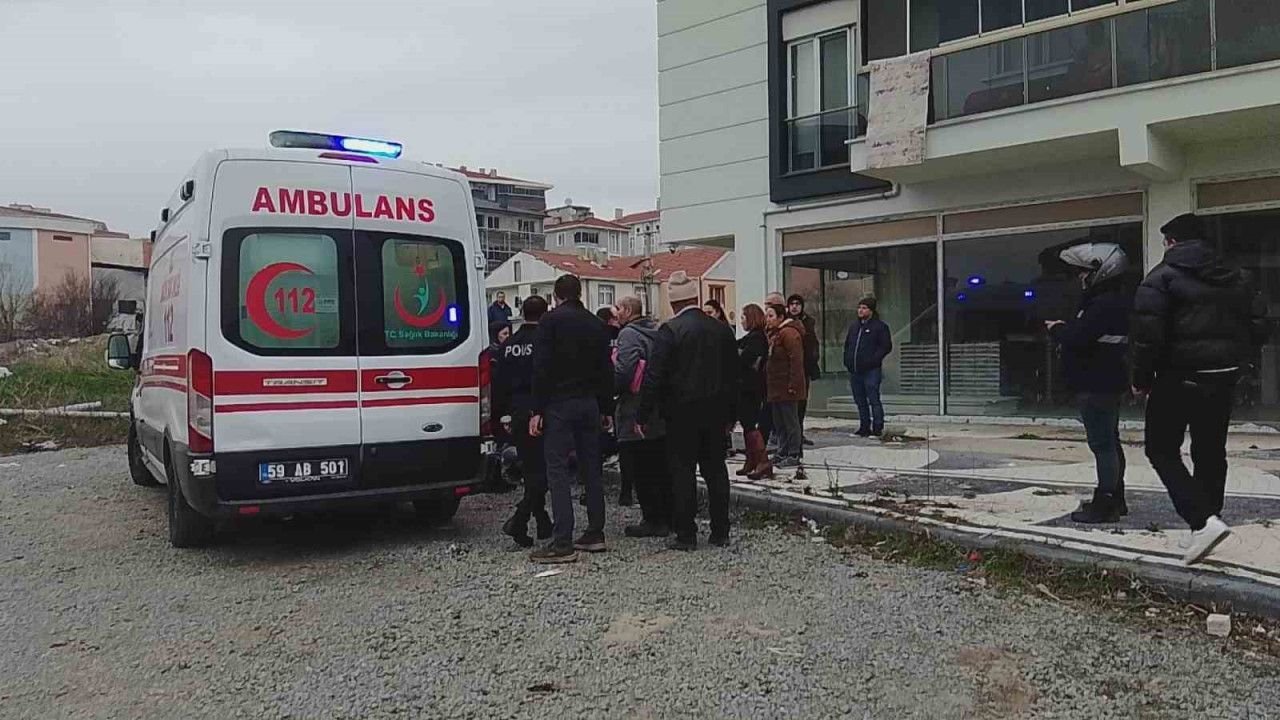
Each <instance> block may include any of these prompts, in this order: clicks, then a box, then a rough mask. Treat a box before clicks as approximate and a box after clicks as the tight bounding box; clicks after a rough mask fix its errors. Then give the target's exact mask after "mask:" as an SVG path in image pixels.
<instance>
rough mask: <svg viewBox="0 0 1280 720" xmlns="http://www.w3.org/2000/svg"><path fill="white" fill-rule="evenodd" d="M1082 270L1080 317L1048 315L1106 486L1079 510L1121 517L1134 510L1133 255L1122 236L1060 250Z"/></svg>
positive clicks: (1088, 518) (1091, 518)
mask: <svg viewBox="0 0 1280 720" xmlns="http://www.w3.org/2000/svg"><path fill="white" fill-rule="evenodd" d="M1058 257H1059V258H1061V259H1062V261H1063V262H1064V263H1066V264H1067V265H1068V266H1070V267H1071V268H1072V269H1074V270H1075V271H1076V273H1077V274H1078V275H1079V277H1080V285H1081V288H1082V289H1083V290H1084V293H1083V295H1082V296H1081V298H1080V308H1079V310H1078V311H1077V312H1076V316H1075V318H1073V319H1071V320H1068V321H1065V322H1064V321H1061V320H1051V321H1048V322H1046V323H1045V327H1047V328H1048V330H1049V335H1050V336H1051V337H1052V338H1053V340H1054V342H1055V343H1057V344H1058V346H1059V347H1061V348H1062V365H1063V371H1064V374H1065V376H1066V381H1067V388H1068V389H1069V390H1071V391H1072V392H1075V393H1076V394H1077V396H1078V398H1079V404H1080V422H1082V423H1083V424H1084V432H1085V438H1086V439H1087V440H1088V442H1089V450H1090V451H1092V452H1093V456H1094V463H1095V465H1096V466H1097V471H1098V486H1097V488H1096V489H1095V490H1094V491H1093V499H1092V500H1090V501H1088V502H1085V503H1083V504H1082V505H1081V506H1080V509H1079V510H1076V511H1075V512H1073V513H1071V519H1072V520H1073V521H1075V522H1078V523H1084V524H1100V523H1113V522H1117V521H1119V520H1120V517H1121V516H1122V515H1128V514H1129V508H1128V506H1127V505H1126V504H1125V501H1124V473H1125V458H1124V446H1123V445H1121V444H1120V400H1121V398H1122V397H1123V396H1124V394H1125V392H1126V391H1127V390H1128V387H1127V386H1128V384H1129V372H1128V370H1127V369H1126V367H1125V355H1126V353H1127V352H1128V350H1129V309H1130V307H1131V306H1132V297H1133V294H1132V291H1131V290H1127V289H1126V288H1125V273H1126V272H1127V271H1128V269H1129V259H1128V258H1127V257H1126V256H1125V254H1124V251H1123V250H1121V249H1120V246H1119V245H1116V244H1114V243H1082V244H1080V245H1074V246H1072V247H1069V248H1067V249H1066V250H1063V251H1062V252H1061V253H1059V255H1058Z"/></svg>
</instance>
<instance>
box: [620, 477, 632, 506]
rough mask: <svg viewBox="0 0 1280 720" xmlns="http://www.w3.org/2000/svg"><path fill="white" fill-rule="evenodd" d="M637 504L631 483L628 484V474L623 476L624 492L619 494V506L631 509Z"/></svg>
mask: <svg viewBox="0 0 1280 720" xmlns="http://www.w3.org/2000/svg"><path fill="white" fill-rule="evenodd" d="M634 504H635V498H634V497H632V494H631V483H630V482H627V475H626V473H623V474H622V491H621V492H619V493H618V506H619V507H631V506H632V505H634Z"/></svg>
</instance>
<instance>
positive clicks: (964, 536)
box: [698, 485, 1280, 619]
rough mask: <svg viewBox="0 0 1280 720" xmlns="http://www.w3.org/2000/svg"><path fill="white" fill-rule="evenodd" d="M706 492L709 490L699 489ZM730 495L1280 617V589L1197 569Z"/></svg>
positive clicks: (735, 491) (769, 507)
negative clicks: (1104, 573) (1112, 575)
mask: <svg viewBox="0 0 1280 720" xmlns="http://www.w3.org/2000/svg"><path fill="white" fill-rule="evenodd" d="M698 491H699V493H700V494H705V489H704V488H703V487H702V486H701V485H699V487H698ZM730 497H731V498H732V500H733V504H734V505H735V506H737V507H740V508H747V509H751V510H759V511H763V512H769V513H781V514H787V515H790V514H794V513H801V514H803V515H804V516H805V517H810V518H813V519H814V520H817V521H819V522H823V523H826V524H844V525H853V526H857V527H861V528H867V529H871V530H876V531H878V532H885V533H894V534H898V535H922V534H927V535H928V536H929V537H932V538H938V539H940V540H944V541H946V542H950V543H953V544H955V545H959V546H961V547H967V548H978V549H981V550H988V549H992V548H1000V549H1005V550H1016V551H1018V552H1021V553H1023V554H1025V555H1028V556H1030V557H1033V558H1036V559H1037V560H1043V561H1045V562H1050V563H1056V564H1060V565H1071V566H1075V567H1082V568H1090V569H1103V570H1109V571H1112V572H1119V573H1123V574H1125V575H1129V576H1132V577H1135V578H1138V579H1140V580H1142V581H1143V582H1145V583H1147V584H1148V585H1152V586H1154V587H1157V588H1159V589H1161V590H1163V591H1164V592H1166V593H1168V594H1169V595H1170V596H1171V597H1174V598H1176V599H1178V600H1184V601H1187V602H1194V603H1197V604H1205V603H1218V604H1219V605H1222V604H1225V603H1229V604H1230V605H1231V610H1232V611H1233V612H1242V613H1249V614H1252V615H1262V616H1265V617H1269V618H1276V619H1280V590H1277V589H1275V588H1272V587H1269V586H1267V585H1264V584H1262V583H1257V582H1253V581H1251V580H1246V579H1242V578H1233V577H1227V576H1223V575H1218V574H1215V573H1209V572H1204V571H1198V570H1192V569H1185V570H1184V569H1179V568H1170V567H1165V566H1160V565H1146V564H1142V563H1132V562H1125V561H1123V560H1117V559H1114V558H1108V557H1104V556H1100V555H1095V554H1093V553H1089V552H1086V551H1082V550H1076V549H1072V548H1060V547H1052V546H1049V545H1045V544H1043V543H1038V542H1035V541H1032V540H1020V539H1016V538H1005V537H983V536H980V535H973V534H971V533H966V532H963V531H960V530H955V529H952V528H948V527H938V526H928V527H926V526H924V525H921V524H919V523H916V522H913V521H911V520H908V519H901V518H892V517H885V516H883V515H878V514H876V513H872V512H867V511H863V510H857V509H854V508H840V507H831V506H827V505H823V504H819V503H809V502H805V501H803V500H799V499H796V498H791V497H785V496H781V495H778V494H776V493H771V492H764V491H746V490H742V489H739V488H736V487H735V488H732V489H731V491H730Z"/></svg>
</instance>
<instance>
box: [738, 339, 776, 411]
mask: <svg viewBox="0 0 1280 720" xmlns="http://www.w3.org/2000/svg"><path fill="white" fill-rule="evenodd" d="M768 360H769V336H768V335H766V334H765V331H764V328H756V329H755V330H752V331H751V332H749V333H747V334H746V335H743V336H742V337H740V338H738V379H739V385H738V388H739V389H738V398H739V403H738V404H739V407H741V408H743V409H744V410H750V409H751V408H753V407H754V408H755V412H759V410H760V406H761V405H763V404H764V397H765V394H766V393H767V392H768V388H767V386H766V385H765V378H764V369H765V363H767V362H768Z"/></svg>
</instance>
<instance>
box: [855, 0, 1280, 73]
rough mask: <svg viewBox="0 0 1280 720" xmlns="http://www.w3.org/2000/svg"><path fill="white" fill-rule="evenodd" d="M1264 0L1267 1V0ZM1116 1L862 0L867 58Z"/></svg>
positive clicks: (893, 54) (915, 49) (932, 45)
mask: <svg viewBox="0 0 1280 720" xmlns="http://www.w3.org/2000/svg"><path fill="white" fill-rule="evenodd" d="M1264 1H1265V0H1264ZM1115 4H1116V0H864V2H863V12H862V17H863V32H864V35H863V37H864V42H865V43H866V47H867V52H866V54H867V60H883V59H884V58H890V57H897V56H899V55H905V54H906V52H907V49H908V47H909V48H910V51H911V52H920V51H923V50H932V49H933V48H936V47H938V46H940V45H944V44H946V43H949V42H952V41H954V40H961V39H963V38H968V37H974V36H976V35H982V34H984V33H989V32H995V31H997V30H1004V29H1006V28H1011V27H1019V26H1021V25H1024V24H1026V23H1032V22H1036V21H1038V20H1046V19H1049V18H1054V17H1060V16H1062V15H1067V14H1070V13H1076V12H1081V11H1083V10H1089V9H1092V8H1096V7H1102V6H1105V5H1115Z"/></svg>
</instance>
